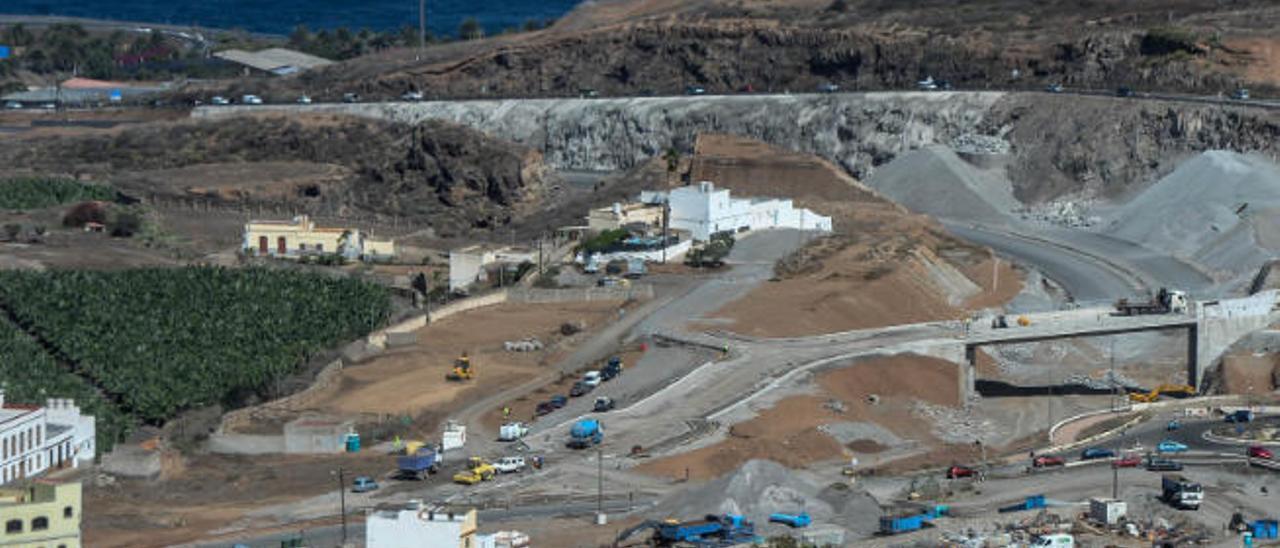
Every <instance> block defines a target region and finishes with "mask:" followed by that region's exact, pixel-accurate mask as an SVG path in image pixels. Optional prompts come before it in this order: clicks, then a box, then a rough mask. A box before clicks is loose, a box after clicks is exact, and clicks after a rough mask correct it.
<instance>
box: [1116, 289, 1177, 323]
mask: <svg viewBox="0 0 1280 548" xmlns="http://www.w3.org/2000/svg"><path fill="white" fill-rule="evenodd" d="M1186 312H1187V293H1186V292H1185V291H1177V290H1173V291H1171V290H1169V289H1166V288H1163V287H1162V288H1160V291H1158V292H1156V296H1155V297H1153V298H1151V299H1148V300H1147V301H1146V302H1132V301H1130V300H1129V299H1120V300H1119V301H1116V313H1117V314H1119V315H1121V316H1139V315H1143V314H1185V313H1186Z"/></svg>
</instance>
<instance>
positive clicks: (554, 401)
mask: <svg viewBox="0 0 1280 548" xmlns="http://www.w3.org/2000/svg"><path fill="white" fill-rule="evenodd" d="M547 403H550V404H551V406H552V407H554V408H556V409H559V408H561V407H564V406H565V404H568V403H569V398H566V397H564V396H552V397H551V399H550V400H549V401H548V402H547Z"/></svg>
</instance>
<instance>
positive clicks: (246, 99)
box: [240, 93, 262, 105]
mask: <svg viewBox="0 0 1280 548" xmlns="http://www.w3.org/2000/svg"><path fill="white" fill-rule="evenodd" d="M240 102H241V103H242V104H246V105H261V104H262V98H261V97H258V96H257V95H253V94H252V93H250V94H246V95H242V96H240Z"/></svg>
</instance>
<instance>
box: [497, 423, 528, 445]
mask: <svg viewBox="0 0 1280 548" xmlns="http://www.w3.org/2000/svg"><path fill="white" fill-rule="evenodd" d="M528 433H529V425H527V424H525V423H523V422H508V423H506V424H503V425H502V426H500V427H498V441H516V440H518V439H520V438H523V437H525V435H527V434H528Z"/></svg>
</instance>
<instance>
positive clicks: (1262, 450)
mask: <svg viewBox="0 0 1280 548" xmlns="http://www.w3.org/2000/svg"><path fill="white" fill-rule="evenodd" d="M1249 458H1251V459H1266V460H1272V459H1274V458H1276V457H1275V453H1273V452H1272V451H1271V450H1270V449H1267V448H1266V447H1263V446H1261V445H1250V446H1249Z"/></svg>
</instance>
